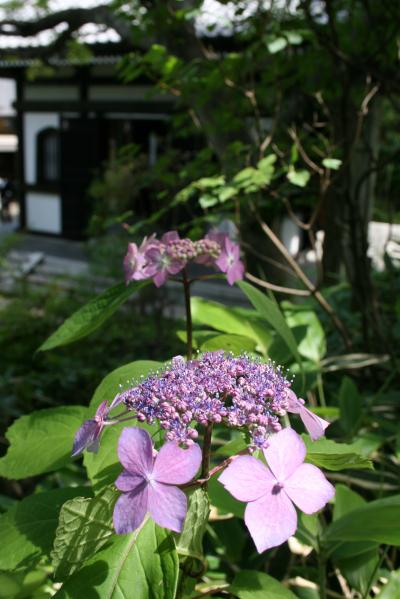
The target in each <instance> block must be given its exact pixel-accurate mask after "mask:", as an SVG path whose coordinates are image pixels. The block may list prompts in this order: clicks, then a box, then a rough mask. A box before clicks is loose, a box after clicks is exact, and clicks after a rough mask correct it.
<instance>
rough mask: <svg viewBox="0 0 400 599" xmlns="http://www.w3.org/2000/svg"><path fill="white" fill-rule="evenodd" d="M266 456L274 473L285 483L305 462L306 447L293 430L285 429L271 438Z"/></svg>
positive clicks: (265, 452) (265, 451)
mask: <svg viewBox="0 0 400 599" xmlns="http://www.w3.org/2000/svg"><path fill="white" fill-rule="evenodd" d="M264 455H265V459H266V460H267V462H268V466H269V467H270V468H271V470H272V473H273V474H274V475H275V476H276V478H277V480H279V481H280V482H283V481H284V480H285V479H287V478H289V476H290V475H291V474H293V472H294V471H295V470H296V468H298V467H299V466H300V464H302V463H303V462H304V458H305V457H306V446H305V445H304V443H303V441H302V439H301V437H300V436H299V435H298V434H297V433H296V432H295V431H294V430H293V429H291V428H284V429H283V430H281V431H279V433H276V434H275V435H272V437H270V444H269V447H267V449H264Z"/></svg>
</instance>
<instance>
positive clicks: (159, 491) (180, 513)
mask: <svg viewBox="0 0 400 599" xmlns="http://www.w3.org/2000/svg"><path fill="white" fill-rule="evenodd" d="M148 493H149V504H148V505H149V512H150V516H151V517H152V518H153V520H154V521H155V522H156V523H157V524H158V525H159V526H162V527H163V528H168V529H169V530H173V531H175V532H181V530H182V528H183V523H184V521H185V518H186V512H187V499H186V495H185V493H184V492H183V491H181V490H180V489H178V487H172V486H169V485H164V484H163V483H158V482H156V481H152V483H151V484H149V486H148Z"/></svg>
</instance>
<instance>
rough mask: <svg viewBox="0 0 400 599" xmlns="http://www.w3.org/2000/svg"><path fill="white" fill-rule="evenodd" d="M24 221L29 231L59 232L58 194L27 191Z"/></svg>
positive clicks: (59, 205)
mask: <svg viewBox="0 0 400 599" xmlns="http://www.w3.org/2000/svg"><path fill="white" fill-rule="evenodd" d="M26 223H27V228H28V229H29V230H30V231H38V232H40V233H56V234H60V233H61V198H60V196H59V195H57V194H53V193H43V192H37V191H30V192H28V193H27V194H26Z"/></svg>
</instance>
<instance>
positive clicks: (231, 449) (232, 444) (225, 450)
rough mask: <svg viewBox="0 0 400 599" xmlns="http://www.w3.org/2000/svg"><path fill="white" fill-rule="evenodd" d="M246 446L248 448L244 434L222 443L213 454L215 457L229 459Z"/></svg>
mask: <svg viewBox="0 0 400 599" xmlns="http://www.w3.org/2000/svg"><path fill="white" fill-rule="evenodd" d="M247 446H248V443H246V440H245V438H244V434H243V433H241V434H239V435H238V436H237V437H235V438H234V439H231V440H230V441H228V442H227V443H224V444H223V445H221V447H219V448H218V449H217V451H216V452H215V455H217V456H218V455H222V456H227V457H230V456H232V455H236V454H237V453H239V451H242V450H243V449H246V447H247Z"/></svg>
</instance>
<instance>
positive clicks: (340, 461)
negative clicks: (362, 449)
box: [302, 435, 373, 471]
mask: <svg viewBox="0 0 400 599" xmlns="http://www.w3.org/2000/svg"><path fill="white" fill-rule="evenodd" d="M302 437H303V441H304V442H305V444H306V446H307V457H306V462H308V463H310V464H314V466H318V467H319V468H325V469H326V470H332V471H339V470H346V469H348V468H358V469H368V470H372V469H373V465H372V462H371V460H368V458H366V457H365V456H363V455H361V454H360V453H359V452H358V451H357V448H356V447H354V446H353V445H351V444H347V443H335V441H332V440H331V439H325V438H321V439H318V441H311V439H310V438H309V437H308V436H307V435H302Z"/></svg>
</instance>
